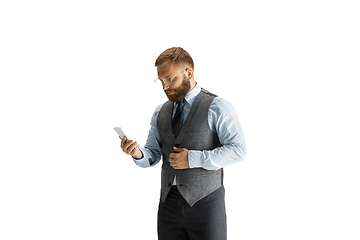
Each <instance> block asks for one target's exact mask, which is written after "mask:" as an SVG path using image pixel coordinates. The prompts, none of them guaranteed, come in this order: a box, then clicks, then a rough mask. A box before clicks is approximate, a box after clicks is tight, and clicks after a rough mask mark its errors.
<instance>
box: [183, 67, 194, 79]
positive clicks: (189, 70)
mask: <svg viewBox="0 0 360 240" xmlns="http://www.w3.org/2000/svg"><path fill="white" fill-rule="evenodd" d="M185 75H186V77H187V78H188V80H190V79H192V78H193V77H194V70H192V68H187V69H186V71H185Z"/></svg>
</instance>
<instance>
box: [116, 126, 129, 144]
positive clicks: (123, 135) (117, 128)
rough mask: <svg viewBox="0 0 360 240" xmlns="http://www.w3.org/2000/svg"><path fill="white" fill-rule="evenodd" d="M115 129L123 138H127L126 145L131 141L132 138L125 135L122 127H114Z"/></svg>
mask: <svg viewBox="0 0 360 240" xmlns="http://www.w3.org/2000/svg"><path fill="white" fill-rule="evenodd" d="M114 129H115V131H116V132H117V134H119V136H120V137H121V138H124V137H125V136H126V143H127V142H128V141H130V140H131V138H130V137H129V136H127V135H126V134H125V132H124V130H122V129H121V127H114Z"/></svg>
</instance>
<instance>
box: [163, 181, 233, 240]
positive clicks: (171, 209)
mask: <svg viewBox="0 0 360 240" xmlns="http://www.w3.org/2000/svg"><path fill="white" fill-rule="evenodd" d="M224 198H225V189H224V187H223V186H222V187H220V188H219V189H217V190H216V191H214V192H213V193H211V194H210V195H208V196H206V197H205V198H203V199H201V200H200V201H198V202H197V203H195V205H194V206H193V207H190V205H189V204H188V203H187V202H186V201H185V199H184V198H183V197H182V196H181V194H180V192H179V191H178V190H177V189H176V188H172V189H171V190H170V192H169V194H168V196H167V198H166V200H165V202H164V203H163V202H162V201H161V200H160V203H159V211H158V236H159V238H158V239H159V240H226V233H227V232H226V213H225V199H224Z"/></svg>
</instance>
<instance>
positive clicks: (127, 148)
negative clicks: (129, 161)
mask: <svg viewBox="0 0 360 240" xmlns="http://www.w3.org/2000/svg"><path fill="white" fill-rule="evenodd" d="M119 138H120V139H121V137H119ZM121 149H122V150H123V152H124V153H126V154H128V155H130V156H132V157H133V158H136V159H140V158H142V157H143V154H142V152H141V151H140V149H139V144H138V143H137V142H134V141H133V140H130V141H128V142H127V143H126V137H124V138H123V139H121Z"/></svg>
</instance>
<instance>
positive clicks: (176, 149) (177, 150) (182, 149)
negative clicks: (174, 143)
mask: <svg viewBox="0 0 360 240" xmlns="http://www.w3.org/2000/svg"><path fill="white" fill-rule="evenodd" d="M174 150H175V152H182V151H184V148H177V147H174Z"/></svg>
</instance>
